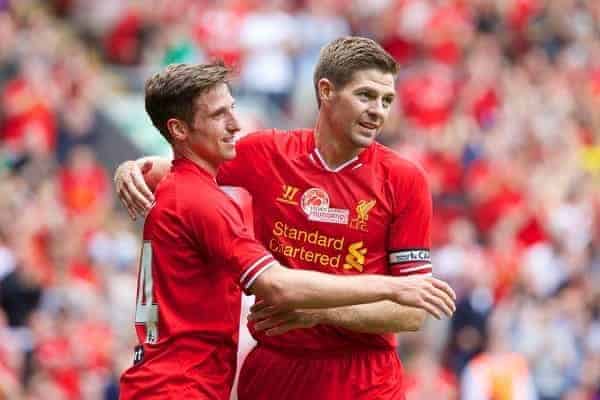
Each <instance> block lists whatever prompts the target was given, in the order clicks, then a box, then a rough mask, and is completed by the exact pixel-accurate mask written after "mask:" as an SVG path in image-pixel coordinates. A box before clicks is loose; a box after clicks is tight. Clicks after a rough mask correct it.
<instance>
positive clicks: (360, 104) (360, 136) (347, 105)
mask: <svg viewBox="0 0 600 400" xmlns="http://www.w3.org/2000/svg"><path fill="white" fill-rule="evenodd" d="M325 81H326V82H322V83H321V86H322V87H321V89H322V90H325V91H326V92H330V94H329V96H326V97H328V98H327V99H326V100H323V106H322V112H324V113H325V118H326V119H327V120H328V123H329V126H330V127H331V134H332V135H334V136H335V139H336V141H338V142H339V143H344V144H345V145H346V147H352V148H357V149H360V148H364V147H368V146H370V145H371V144H372V143H373V141H374V140H375V138H376V137H377V135H378V134H379V132H380V131H381V128H382V127H383V124H384V123H385V121H386V119H387V117H388V115H389V113H390V110H391V107H392V102H393V101H394V97H395V90H394V75H392V74H391V73H386V72H382V71H380V70H378V69H366V70H359V71H356V72H354V74H353V75H352V79H351V80H350V82H348V83H347V84H345V85H344V86H343V87H341V88H336V87H335V86H334V85H333V84H332V83H331V82H329V81H327V80H325Z"/></svg>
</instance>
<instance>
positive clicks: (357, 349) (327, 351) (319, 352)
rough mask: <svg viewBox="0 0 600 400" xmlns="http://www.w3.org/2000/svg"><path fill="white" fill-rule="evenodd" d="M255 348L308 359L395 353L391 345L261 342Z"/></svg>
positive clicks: (362, 356) (361, 356)
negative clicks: (321, 346)
mask: <svg viewBox="0 0 600 400" xmlns="http://www.w3.org/2000/svg"><path fill="white" fill-rule="evenodd" d="M256 350H257V351H264V352H271V353H277V354H280V355H284V356H287V357H293V358H310V359H339V358H340V357H354V358H364V357H369V355H381V354H388V353H395V351H396V350H395V349H394V348H392V347H390V348H384V347H369V346H346V347H336V348H310V347H309V348H307V347H304V348H300V347H292V346H289V347H288V346H280V345H277V344H274V343H261V342H259V343H258V344H257V345H256Z"/></svg>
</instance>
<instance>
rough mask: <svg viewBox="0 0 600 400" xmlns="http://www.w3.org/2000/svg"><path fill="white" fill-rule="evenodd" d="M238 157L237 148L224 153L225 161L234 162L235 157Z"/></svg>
mask: <svg viewBox="0 0 600 400" xmlns="http://www.w3.org/2000/svg"><path fill="white" fill-rule="evenodd" d="M236 155H237V153H236V151H235V148H234V149H233V150H231V151H225V152H223V159H224V160H226V161H227V160H233V159H234V158H235V156H236Z"/></svg>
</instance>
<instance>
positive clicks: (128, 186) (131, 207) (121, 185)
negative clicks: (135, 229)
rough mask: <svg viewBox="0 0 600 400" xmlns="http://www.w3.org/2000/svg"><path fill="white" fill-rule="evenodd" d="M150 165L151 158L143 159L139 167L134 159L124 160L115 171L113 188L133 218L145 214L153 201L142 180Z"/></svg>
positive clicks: (152, 196) (148, 189)
mask: <svg viewBox="0 0 600 400" xmlns="http://www.w3.org/2000/svg"><path fill="white" fill-rule="evenodd" d="M152 166H153V163H152V161H151V160H145V161H143V162H142V166H141V167H140V166H139V165H138V162H136V161H125V162H124V163H122V164H121V165H119V167H118V168H117V170H116V171H115V176H114V185H115V190H116V191H117V195H118V196H119V200H121V203H122V204H123V206H124V207H125V208H126V209H127V212H128V213H129V216H130V217H131V219H133V220H135V219H136V216H137V215H139V216H142V215H145V214H146V212H148V210H150V208H151V207H152V203H154V195H153V194H152V191H151V190H150V188H149V187H148V185H147V183H146V181H145V180H144V179H145V178H144V175H145V174H147V173H148V172H149V171H150V170H151V169H152Z"/></svg>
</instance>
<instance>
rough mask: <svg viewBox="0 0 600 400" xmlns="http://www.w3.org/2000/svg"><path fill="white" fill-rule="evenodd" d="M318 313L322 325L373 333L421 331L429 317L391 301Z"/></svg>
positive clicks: (421, 311) (419, 311)
mask: <svg viewBox="0 0 600 400" xmlns="http://www.w3.org/2000/svg"><path fill="white" fill-rule="evenodd" d="M318 314H319V316H318V319H319V323H321V324H324V325H333V326H339V327H342V328H346V329H349V330H351V331H354V332H361V333H374V334H381V333H396V332H414V331H418V330H419V329H421V326H422V325H423V322H424V321H425V317H426V315H427V314H426V312H425V311H424V310H421V309H418V308H414V307H409V306H404V305H400V304H397V303H394V302H391V301H379V302H376V303H369V304H357V305H352V306H346V307H336V308H329V309H324V310H319V311H318Z"/></svg>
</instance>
